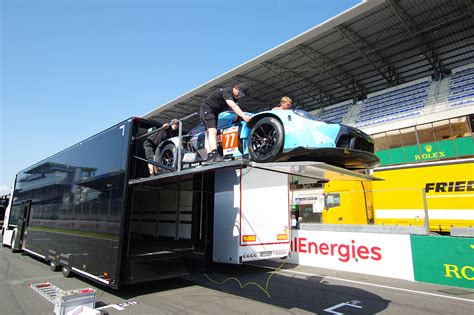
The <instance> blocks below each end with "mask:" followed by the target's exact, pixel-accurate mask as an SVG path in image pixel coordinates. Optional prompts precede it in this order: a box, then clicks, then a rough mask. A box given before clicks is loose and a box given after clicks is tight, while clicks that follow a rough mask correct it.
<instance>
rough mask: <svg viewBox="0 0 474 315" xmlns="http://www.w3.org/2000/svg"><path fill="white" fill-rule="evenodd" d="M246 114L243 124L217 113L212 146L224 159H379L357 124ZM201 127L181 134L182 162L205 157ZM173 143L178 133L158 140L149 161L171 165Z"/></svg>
mask: <svg viewBox="0 0 474 315" xmlns="http://www.w3.org/2000/svg"><path fill="white" fill-rule="evenodd" d="M246 114H248V115H249V116H251V119H250V121H249V122H248V123H245V122H244V121H242V120H241V119H239V117H238V116H237V115H236V114H235V113H234V112H231V111H229V112H223V113H220V114H219V119H218V124H217V142H218V150H219V152H220V153H221V154H222V155H223V157H224V158H225V159H238V158H244V159H250V160H252V161H255V162H258V163H266V162H277V161H318V162H325V163H328V164H332V165H335V166H340V167H344V168H347V169H367V168H372V167H375V166H377V165H378V164H379V163H380V161H379V159H378V158H377V156H376V155H374V140H373V139H372V138H371V137H370V136H369V135H367V134H365V133H363V132H362V131H360V130H359V129H357V128H353V127H349V126H346V125H343V124H337V123H327V122H324V121H321V120H320V119H319V118H317V117H315V116H314V115H312V114H310V113H308V112H306V111H303V110H299V109H293V110H269V111H264V112H260V113H258V114H252V113H246ZM204 131H205V128H204V126H203V125H202V124H200V125H198V126H197V127H195V128H194V129H192V130H191V131H190V132H189V133H188V134H187V135H185V136H183V137H182V144H181V148H182V149H181V152H182V161H183V164H193V163H199V162H203V161H205V160H206V158H207V153H206V150H205V133H204ZM178 143H179V139H178V137H174V138H171V139H168V140H166V141H164V142H162V143H161V144H160V145H159V146H158V148H157V150H156V154H155V161H157V162H159V163H162V164H164V165H166V166H170V167H174V168H176V167H177V149H176V148H177V146H178Z"/></svg>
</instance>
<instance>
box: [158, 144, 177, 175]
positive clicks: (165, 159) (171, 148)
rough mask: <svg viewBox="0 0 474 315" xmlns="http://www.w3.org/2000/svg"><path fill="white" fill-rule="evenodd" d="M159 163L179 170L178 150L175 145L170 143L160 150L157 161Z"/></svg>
mask: <svg viewBox="0 0 474 315" xmlns="http://www.w3.org/2000/svg"><path fill="white" fill-rule="evenodd" d="M157 162H158V163H161V164H163V165H165V166H169V167H172V168H174V169H177V168H178V150H177V149H176V146H175V145H174V144H173V143H168V144H167V145H165V146H164V147H163V149H161V150H160V155H159V157H158V160H157Z"/></svg>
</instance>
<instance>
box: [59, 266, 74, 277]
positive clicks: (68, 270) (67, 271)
mask: <svg viewBox="0 0 474 315" xmlns="http://www.w3.org/2000/svg"><path fill="white" fill-rule="evenodd" d="M61 272H62V274H63V276H64V277H65V278H71V277H72V272H71V268H69V267H65V266H62V267H61Z"/></svg>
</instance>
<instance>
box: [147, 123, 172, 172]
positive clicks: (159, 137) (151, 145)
mask: <svg viewBox="0 0 474 315" xmlns="http://www.w3.org/2000/svg"><path fill="white" fill-rule="evenodd" d="M178 123H179V121H178V120H177V119H172V120H171V121H170V122H169V123H164V124H163V126H162V127H161V130H160V131H157V132H155V133H154V134H152V135H150V136H149V137H148V138H147V139H146V140H145V142H143V149H145V156H146V159H147V160H152V161H153V157H154V156H155V151H156V148H157V147H158V145H159V144H160V143H162V142H163V141H165V140H166V139H169V138H172V137H176V136H177V135H178V127H179V125H178ZM170 126H171V128H170ZM148 170H149V171H150V175H154V174H157V173H158V168H157V167H156V166H154V165H152V164H148Z"/></svg>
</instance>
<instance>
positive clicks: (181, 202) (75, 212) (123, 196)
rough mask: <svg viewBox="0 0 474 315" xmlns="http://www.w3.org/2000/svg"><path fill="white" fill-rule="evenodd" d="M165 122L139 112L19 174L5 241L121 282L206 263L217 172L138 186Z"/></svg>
mask: <svg viewBox="0 0 474 315" xmlns="http://www.w3.org/2000/svg"><path fill="white" fill-rule="evenodd" d="M158 127H159V126H158V125H156V124H155V123H154V122H152V121H149V120H144V119H140V118H131V119H128V120H126V121H123V122H121V123H119V124H117V125H115V126H113V127H111V128H109V129H107V130H105V131H103V132H101V133H99V134H96V135H95V136H92V137H90V138H89V139H87V140H85V141H82V142H80V143H78V144H76V145H74V146H72V147H70V148H68V149H66V150H63V151H61V152H59V153H58V154H55V155H53V156H51V157H49V158H47V159H45V160H43V161H41V162H39V163H37V164H35V165H33V166H31V167H29V168H27V169H25V170H23V171H21V172H19V173H18V174H17V178H16V184H15V189H14V194H13V196H14V199H13V202H12V207H11V211H10V213H9V218H8V224H7V228H6V229H5V234H4V235H5V236H4V239H3V244H11V245H12V250H23V251H25V252H27V253H29V254H31V255H34V256H37V257H40V258H42V259H45V260H47V261H48V262H49V264H50V266H51V269H53V270H56V269H59V268H62V271H63V274H64V275H65V276H69V275H70V274H71V272H72V273H76V274H80V275H83V276H85V277H88V278H90V279H93V280H95V281H97V282H99V283H101V284H103V285H107V286H110V287H112V288H119V287H120V286H122V285H128V284H133V283H139V282H144V281H151V280H157V279H163V278H169V277H175V276H179V275H183V274H188V273H190V272H195V271H202V270H204V268H206V266H207V265H208V264H209V259H210V258H209V257H211V255H210V253H209V251H210V250H212V249H211V248H210V247H209V246H210V240H212V225H211V224H209V222H210V223H212V220H210V218H212V213H211V211H212V209H213V207H212V206H209V205H208V202H209V200H212V198H209V196H210V192H211V191H212V190H213V187H212V185H213V183H214V181H213V180H212V177H213V173H212V172H195V173H190V174H188V175H186V176H177V177H174V178H173V180H164V181H163V182H161V183H160V185H159V187H158V188H156V187H155V188H153V189H150V188H147V187H146V185H145V186H144V185H141V186H140V185H138V186H136V187H133V188H132V187H131V186H129V181H130V180H133V179H138V178H143V177H147V176H148V174H147V173H148V167H147V163H146V162H144V161H142V160H140V159H137V158H135V157H143V156H144V152H143V148H142V147H143V141H144V139H145V137H141V136H142V135H144V134H147V133H148V132H149V131H150V130H152V129H153V128H158ZM155 185H156V183H155ZM5 238H8V239H7V240H5Z"/></svg>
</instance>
